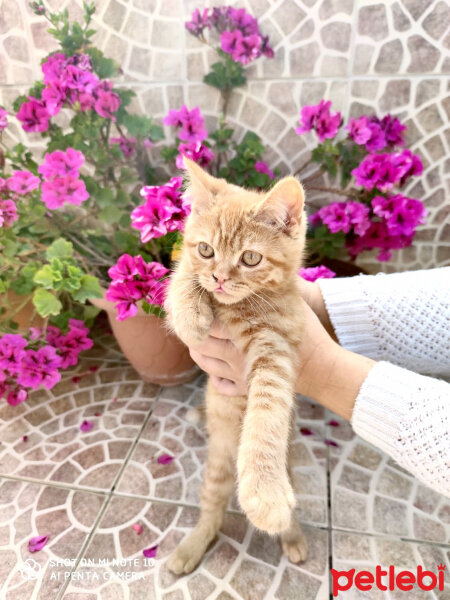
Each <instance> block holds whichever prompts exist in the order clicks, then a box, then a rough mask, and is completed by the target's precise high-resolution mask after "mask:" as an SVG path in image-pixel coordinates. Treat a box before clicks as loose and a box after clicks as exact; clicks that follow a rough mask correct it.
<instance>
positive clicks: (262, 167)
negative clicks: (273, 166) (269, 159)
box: [253, 160, 275, 179]
mask: <svg viewBox="0 0 450 600" xmlns="http://www.w3.org/2000/svg"><path fill="white" fill-rule="evenodd" d="M253 166H254V169H255V171H258V173H265V174H266V175H268V176H269V177H270V179H273V178H274V177H275V174H274V172H273V171H271V170H270V169H269V166H268V165H267V163H265V162H263V161H262V160H261V161H258V162H255V164H254V165H253Z"/></svg>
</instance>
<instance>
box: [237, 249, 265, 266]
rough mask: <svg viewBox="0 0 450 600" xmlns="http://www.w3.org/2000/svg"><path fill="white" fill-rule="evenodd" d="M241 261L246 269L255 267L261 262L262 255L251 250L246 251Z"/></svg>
mask: <svg viewBox="0 0 450 600" xmlns="http://www.w3.org/2000/svg"><path fill="white" fill-rule="evenodd" d="M241 260H242V262H243V263H244V265H247V267H256V265H259V263H260V262H261V261H262V254H260V253H259V252H254V251H253V250H246V251H245V252H244V254H243V255H242V256H241Z"/></svg>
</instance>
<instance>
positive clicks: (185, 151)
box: [175, 142, 214, 169]
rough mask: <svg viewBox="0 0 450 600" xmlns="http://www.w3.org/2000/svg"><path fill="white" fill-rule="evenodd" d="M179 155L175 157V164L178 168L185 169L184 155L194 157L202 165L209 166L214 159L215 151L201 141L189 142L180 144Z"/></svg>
mask: <svg viewBox="0 0 450 600" xmlns="http://www.w3.org/2000/svg"><path fill="white" fill-rule="evenodd" d="M178 152H179V153H180V154H178V156H177V157H176V159H175V164H176V166H177V168H178V169H184V163H183V156H187V158H190V159H192V160H193V161H194V162H196V163H197V164H198V165H200V166H201V167H207V166H209V164H210V163H211V161H212V160H214V153H213V151H212V150H211V149H210V148H208V146H205V145H204V144H202V143H201V142H188V143H187V144H180V145H179V146H178Z"/></svg>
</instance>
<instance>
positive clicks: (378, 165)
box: [352, 150, 423, 192]
mask: <svg viewBox="0 0 450 600" xmlns="http://www.w3.org/2000/svg"><path fill="white" fill-rule="evenodd" d="M422 171H423V166H422V161H421V160H420V157H419V156H418V155H417V154H412V153H411V151H410V150H403V151H402V152H396V153H392V154H369V155H368V156H366V157H365V159H364V160H363V161H362V162H361V163H360V164H359V166H358V167H356V169H353V171H352V175H353V176H354V177H355V179H356V183H357V184H358V185H361V186H363V187H365V188H366V190H368V191H370V190H372V189H373V188H375V187H376V188H378V189H379V190H381V191H383V192H385V191H388V190H391V189H392V188H393V187H394V185H396V184H400V185H403V183H404V182H405V181H406V179H407V178H408V177H411V176H412V175H421V173H422Z"/></svg>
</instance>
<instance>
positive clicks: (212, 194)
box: [184, 158, 306, 304]
mask: <svg viewBox="0 0 450 600" xmlns="http://www.w3.org/2000/svg"><path fill="white" fill-rule="evenodd" d="M184 164H185V167H186V169H187V173H188V176H189V182H190V183H189V187H188V190H187V195H188V196H189V197H190V199H191V201H192V212H191V215H190V216H189V218H188V219H187V222H186V229H185V235H184V253H187V254H188V257H189V260H190V265H191V268H192V271H193V273H194V274H195V275H196V277H197V280H198V282H199V284H200V285H201V286H202V287H203V288H205V289H206V290H208V292H211V293H212V294H213V295H214V298H215V299H216V300H217V301H218V302H221V303H223V304H234V303H235V302H239V301H240V300H243V299H244V298H246V297H248V296H251V295H253V294H259V293H261V292H264V291H267V290H277V289H279V290H280V291H281V290H282V288H283V287H284V286H285V284H286V282H289V281H292V278H294V277H296V276H297V275H296V273H297V271H298V269H299V268H300V263H301V259H302V254H303V249H304V246H305V234H306V215H305V213H304V194H303V188H302V186H301V185H300V183H299V182H298V181H297V180H296V179H295V178H294V177H285V178H284V179H282V180H281V181H280V182H278V183H277V184H276V185H275V186H274V187H273V188H272V189H271V190H270V191H269V192H256V191H249V190H245V189H243V188H240V187H238V186H235V185H231V184H228V183H227V182H226V181H225V180H224V179H217V178H215V177H212V176H211V175H209V174H208V173H206V172H205V171H204V170H203V169H201V168H200V167H199V166H198V165H197V164H195V163H194V162H192V161H191V160H189V159H186V158H185V159H184Z"/></svg>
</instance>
